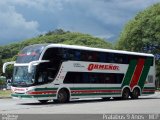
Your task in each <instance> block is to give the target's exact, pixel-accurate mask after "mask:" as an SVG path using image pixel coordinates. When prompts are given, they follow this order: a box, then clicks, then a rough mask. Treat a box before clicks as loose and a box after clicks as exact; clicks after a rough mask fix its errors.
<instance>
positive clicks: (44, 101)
mask: <svg viewBox="0 0 160 120" xmlns="http://www.w3.org/2000/svg"><path fill="white" fill-rule="evenodd" d="M38 101H39V102H40V103H43V104H44V103H47V102H48V100H38Z"/></svg>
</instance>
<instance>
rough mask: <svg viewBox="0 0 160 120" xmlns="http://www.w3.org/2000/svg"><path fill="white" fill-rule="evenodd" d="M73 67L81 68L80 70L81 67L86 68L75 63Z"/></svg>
mask: <svg viewBox="0 0 160 120" xmlns="http://www.w3.org/2000/svg"><path fill="white" fill-rule="evenodd" d="M73 66H74V67H79V68H80V67H81V68H84V66H83V65H81V64H80V63H74V64H73Z"/></svg>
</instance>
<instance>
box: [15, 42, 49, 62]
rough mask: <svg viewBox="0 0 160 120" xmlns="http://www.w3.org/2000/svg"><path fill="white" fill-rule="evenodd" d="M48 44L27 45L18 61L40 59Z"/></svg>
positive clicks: (19, 55)
mask: <svg viewBox="0 0 160 120" xmlns="http://www.w3.org/2000/svg"><path fill="white" fill-rule="evenodd" d="M45 46H46V45H41V44H39V45H31V46H27V47H25V48H24V49H23V50H22V51H21V52H20V53H19V54H18V57H17V61H16V63H29V62H31V61H35V60H38V59H39V57H40V55H41V53H42V51H43V50H44V48H45Z"/></svg>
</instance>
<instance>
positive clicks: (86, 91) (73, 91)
mask: <svg viewBox="0 0 160 120" xmlns="http://www.w3.org/2000/svg"><path fill="white" fill-rule="evenodd" d="M105 92H109V93H116V92H121V90H72V91H71V93H105Z"/></svg>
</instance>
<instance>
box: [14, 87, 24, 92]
mask: <svg viewBox="0 0 160 120" xmlns="http://www.w3.org/2000/svg"><path fill="white" fill-rule="evenodd" d="M13 91H14V92H15V91H20V92H22V91H25V89H23V88H13Z"/></svg>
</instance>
